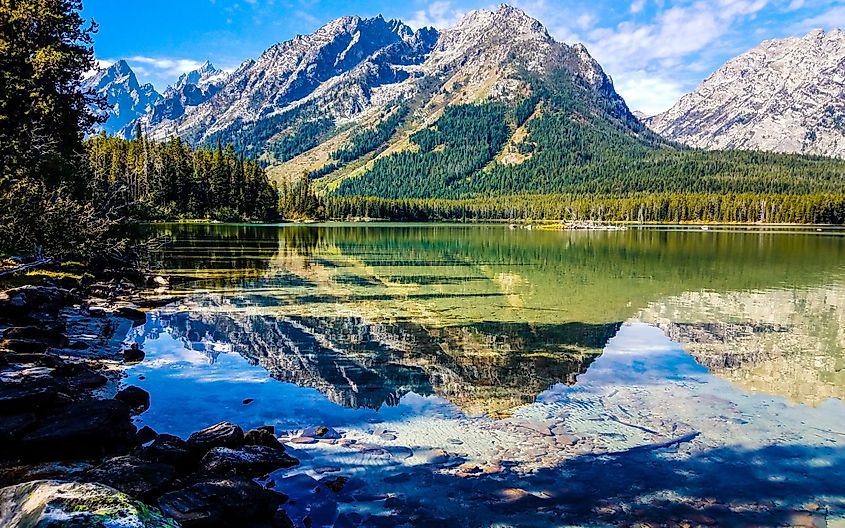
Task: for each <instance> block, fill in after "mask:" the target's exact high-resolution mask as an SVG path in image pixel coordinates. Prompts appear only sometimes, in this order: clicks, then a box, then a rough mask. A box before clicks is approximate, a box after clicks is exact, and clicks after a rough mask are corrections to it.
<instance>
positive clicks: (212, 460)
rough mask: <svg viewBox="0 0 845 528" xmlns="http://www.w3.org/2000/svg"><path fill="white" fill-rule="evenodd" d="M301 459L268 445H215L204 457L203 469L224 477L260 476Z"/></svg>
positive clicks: (290, 465) (289, 465)
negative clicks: (231, 446) (232, 447)
mask: <svg viewBox="0 0 845 528" xmlns="http://www.w3.org/2000/svg"><path fill="white" fill-rule="evenodd" d="M297 464H299V461H298V460H297V459H295V458H293V457H292V456H290V455H288V454H287V453H285V452H284V451H279V450H278V449H273V448H272V447H266V446H254V445H251V446H244V447H242V448H241V449H230V448H228V447H215V448H214V449H212V450H211V451H209V452H208V454H206V455H205V457H203V459H202V471H203V472H205V473H208V474H211V475H219V476H224V477H233V476H260V475H263V474H265V473H270V472H271V471H274V470H277V469H282V468H289V467H293V466H295V465H297Z"/></svg>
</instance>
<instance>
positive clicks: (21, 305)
mask: <svg viewBox="0 0 845 528" xmlns="http://www.w3.org/2000/svg"><path fill="white" fill-rule="evenodd" d="M74 300H76V299H75V298H74V296H72V295H71V294H70V292H68V291H67V290H65V289H62V288H56V287H53V286H34V285H27V286H21V287H20V288H14V289H11V290H6V291H5V292H0V313H2V314H4V315H8V316H19V315H25V314H27V313H29V312H31V311H34V310H44V311H51V312H56V311H58V310H59V309H60V308H61V307H62V306H64V305H65V304H68V303H70V302H73V301H74Z"/></svg>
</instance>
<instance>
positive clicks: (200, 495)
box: [158, 480, 284, 528]
mask: <svg viewBox="0 0 845 528" xmlns="http://www.w3.org/2000/svg"><path fill="white" fill-rule="evenodd" d="M282 502H284V498H283V497H282V496H279V495H277V494H275V493H273V492H270V491H267V490H265V489H264V488H262V487H261V486H259V485H258V484H256V483H255V482H252V481H251V480H212V481H206V482H199V483H197V484H194V485H192V486H189V487H187V488H184V489H181V490H178V491H172V492H170V493H167V494H165V495H163V496H161V497H160V498H159V500H158V504H159V507H160V508H161V510H162V511H163V512H164V513H165V515H167V516H169V517H172V518H173V519H175V520H177V521H178V522H179V523H180V524H181V525H182V527H183V528H202V527H211V526H215V527H217V526H220V527H228V526H231V527H238V528H240V527H242V526H250V525H251V524H253V523H255V524H257V523H270V522H271V520H272V519H273V517H274V515H275V513H276V510H277V509H278V507H279V505H281V504H282Z"/></svg>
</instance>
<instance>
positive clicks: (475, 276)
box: [126, 224, 845, 526]
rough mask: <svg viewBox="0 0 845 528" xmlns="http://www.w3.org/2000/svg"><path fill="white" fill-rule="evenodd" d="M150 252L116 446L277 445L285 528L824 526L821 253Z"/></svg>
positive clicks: (481, 231) (735, 239)
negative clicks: (148, 281)
mask: <svg viewBox="0 0 845 528" xmlns="http://www.w3.org/2000/svg"><path fill="white" fill-rule="evenodd" d="M149 229H150V230H151V231H152V232H154V233H155V234H157V235H165V236H168V237H170V243H169V244H167V245H165V246H164V247H163V249H161V250H160V251H158V252H156V253H154V254H152V255H150V258H151V265H152V267H154V268H155V269H157V270H160V271H161V272H162V273H163V274H166V275H167V276H169V277H171V278H172V282H173V284H174V287H173V290H172V291H169V292H167V293H166V295H168V296H174V298H176V299H177V300H176V301H175V302H173V303H171V304H169V305H167V306H165V307H163V308H161V309H157V310H154V311H152V312H150V313H149V314H148V318H147V321H146V323H145V324H144V325H143V326H139V327H137V328H135V329H134V330H133V331H132V332H131V333H130V334H129V335H128V336H127V340H128V341H131V342H134V343H137V344H138V345H139V346H140V347H141V348H142V349H143V350H144V351H145V352H146V360H145V361H144V362H142V363H141V364H139V365H136V366H132V367H129V368H128V369H127V372H126V374H127V378H126V382H127V383H129V384H134V385H138V386H140V387H142V388H144V389H145V390H147V391H148V392H149V393H150V394H151V401H152V405H151V407H150V409H149V411H147V412H146V413H145V414H143V415H142V416H140V418H139V423H138V425H139V426H140V425H142V424H143V425H149V426H151V427H153V428H154V429H155V430H156V431H158V432H160V433H171V434H176V435H180V436H183V437H185V436H187V435H188V434H190V433H191V432H192V431H195V430H197V429H200V428H202V427H205V426H207V425H210V424H212V423H215V422H219V421H222V420H228V421H232V422H236V423H238V424H240V425H242V426H243V427H244V428H248V427H254V426H260V425H265V424H266V425H274V426H276V431H277V433H278V434H279V435H280V436H281V437H282V440H283V441H284V442H285V443H286V444H287V445H288V446H289V448H290V449H289V450H290V451H291V453H292V454H293V455H294V456H295V457H297V458H299V459H300V460H301V461H302V464H301V465H300V466H299V467H296V468H292V469H288V470H284V471H280V472H277V473H275V474H273V475H271V476H270V480H272V481H273V484H272V485H273V486H274V487H275V489H278V490H281V491H283V492H285V493H287V494H288V495H290V496H291V501H289V502H288V504H286V505H285V506H284V508H285V510H286V511H287V512H288V514H289V515H290V517H291V519H293V520H294V522H295V523H299V522H302V520H303V519H304V517H306V516H307V517H309V518H310V519H311V521H312V525H313V526H334V525H336V526H354V525H367V526H376V525H385V526H392V525H396V524H401V523H405V524H408V525H419V526H428V525H452V524H462V525H463V526H476V525H478V526H491V525H496V526H510V525H513V526H555V525H584V524H596V525H608V524H620V523H623V524H624V523H630V522H638V521H639V522H645V523H649V522H650V523H654V524H657V525H663V524H672V523H673V522H674V523H680V522H681V521H687V522H689V523H691V524H693V525H695V524H714V523H716V524H733V525H736V524H743V523H746V524H755V523H756V524H762V525H801V526H804V525H807V526H811V525H813V524H812V523H816V524H817V525H821V523H822V522H827V523H828V526H837V525H838V526H845V486H844V485H843V484H842V482H845V404H843V401H845V236H843V235H842V234H840V233H839V232H822V233H816V232H814V231H794V232H759V231H747V230H742V231H740V230H729V229H722V230H720V229H711V230H708V231H702V230H697V229H629V230H627V231H619V232H546V231H526V230H511V229H508V227H507V226H495V225H491V226H464V225H460V226H456V225H439V224H416V225H415V224H407V225H400V224H385V225H377V224H353V225H350V224H338V225H324V226H254V225H197V224H194V225H190V224H168V225H157V226H152V227H150V228H149ZM317 426H327V427H328V428H330V430H329V431H330V432H329V434H326V435H323V436H322V438H315V435H313V434H309V431H308V429H309V428H312V430H313V428H314V427H317ZM335 433H336V434H335ZM326 476H332V477H334V476H343V477H348V478H349V480H348V481H346V482H345V484H344V485H343V487H342V489H340V491H339V492H338V491H337V490H329V489H328V488H326V486H325V482H326V479H325V477H326ZM321 479H322V480H323V482H324V484H318V481H320V480H321ZM837 523H839V524H837Z"/></svg>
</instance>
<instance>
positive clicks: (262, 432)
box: [244, 427, 285, 451]
mask: <svg viewBox="0 0 845 528" xmlns="http://www.w3.org/2000/svg"><path fill="white" fill-rule="evenodd" d="M244 445H256V446H266V447H272V448H273V449H277V450H279V451H284V450H285V446H283V445H282V443H281V442H279V439H278V438H276V435H275V434H273V429H272V428H269V429H268V428H267V427H258V428H255V429H251V430H249V431H247V432H246V434H245V435H244Z"/></svg>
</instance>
